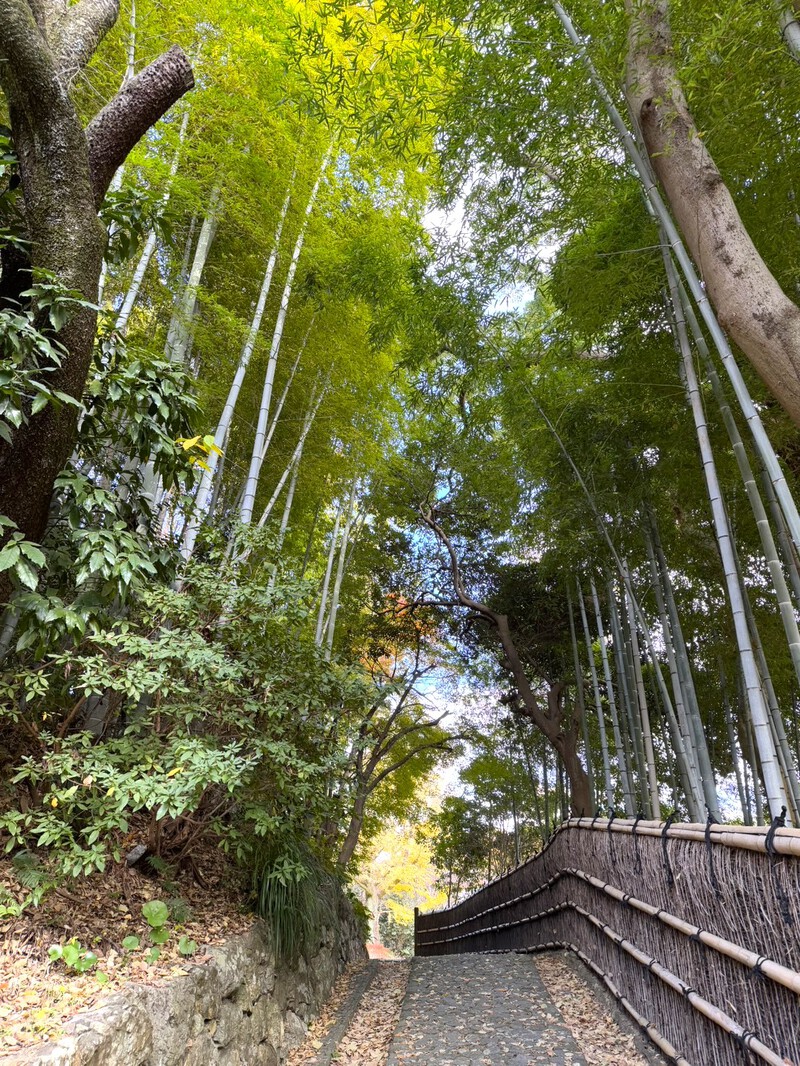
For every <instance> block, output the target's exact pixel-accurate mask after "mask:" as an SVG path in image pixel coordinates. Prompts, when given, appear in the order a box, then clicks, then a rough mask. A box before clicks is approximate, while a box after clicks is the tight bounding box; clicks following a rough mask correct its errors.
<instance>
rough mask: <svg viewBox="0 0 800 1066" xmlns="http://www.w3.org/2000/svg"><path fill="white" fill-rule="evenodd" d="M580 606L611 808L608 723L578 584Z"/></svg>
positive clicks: (608, 800)
mask: <svg viewBox="0 0 800 1066" xmlns="http://www.w3.org/2000/svg"><path fill="white" fill-rule="evenodd" d="M578 605H579V607H580V612H581V621H582V622H583V634H584V638H585V640H586V654H587V656H588V658H589V672H590V674H591V678H592V689H593V691H594V703H595V709H596V710H597V725H598V728H599V730H600V751H601V753H602V756H603V776H604V778H605V785H606V802H607V804H608V806H609V808H613V806H614V786H613V785H612V783H611V763H610V761H609V758H608V740H607V738H606V723H605V719H604V717H603V703H602V700H601V699H600V686H599V684H598V683H597V668H596V666H595V662H594V649H593V648H592V637H591V634H590V632H589V622H588V620H587V618H586V604H585V603H584V602H583V592H582V590H581V586H580V584H578Z"/></svg>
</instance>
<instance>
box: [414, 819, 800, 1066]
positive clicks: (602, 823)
mask: <svg viewBox="0 0 800 1066" xmlns="http://www.w3.org/2000/svg"><path fill="white" fill-rule="evenodd" d="M551 948H569V949H571V950H572V951H574V952H575V953H576V954H577V955H578V956H579V957H580V958H581V959H582V960H583V961H584V962H585V963H586V964H587V965H588V966H589V967H590V968H591V969H592V970H594V971H595V973H597V974H598V975H599V976H600V977H601V978H602V979H603V980H604V981H605V983H606V985H607V986H608V988H609V989H610V991H611V992H612V993H613V994H614V996H615V997H616V998H617V999H618V1000H619V1002H620V1003H621V1004H622V1006H624V1007H625V1009H626V1010H627V1011H628V1012H629V1013H630V1014H631V1015H632V1016H633V1017H634V1019H635V1020H636V1021H637V1023H638V1024H639V1025H641V1026H642V1028H643V1029H644V1030H645V1031H646V1032H647V1034H648V1035H649V1036H650V1038H651V1039H652V1040H653V1042H654V1043H656V1044H657V1045H658V1046H659V1047H660V1049H661V1050H662V1052H664V1053H665V1054H666V1055H667V1056H668V1057H669V1058H670V1059H672V1060H673V1061H675V1062H677V1063H680V1064H682V1066H689V1064H691V1066H741V1064H742V1063H761V1062H767V1063H771V1064H774V1066H786V1064H794V1066H800V830H794V829H785V828H781V827H779V826H777V825H773V826H772V827H763V826H758V827H751V826H722V825H716V824H709V825H707V826H704V825H699V824H692V823H689V824H685V823H682V824H672V823H671V822H667V823H661V822H653V821H645V820H643V819H636V820H635V821H634V820H628V819H616V818H611V819H606V818H603V819H601V818H595V819H590V818H574V819H571V820H570V821H568V822H565V823H564V824H563V825H562V826H561V827H560V828H559V830H558V831H557V832H556V833H555V834H554V836H553V837H552V839H551V841H550V843H549V844H548V846H547V847H546V848H545V849H544V851H542V852H541V854H539V855H537V856H535V857H534V858H532V859H529V860H528V861H527V862H525V863H523V864H522V865H520V866H518V867H516V868H515V869H513V870H509V871H508V872H507V873H506V874H504V875H503V876H502V877H500V878H498V879H497V880H495V881H492V882H491V883H490V884H489V885H487V886H486V887H485V888H484V889H482V890H481V891H479V892H476V893H475V894H474V895H473V896H470V897H469V898H468V899H466V900H464V901H463V902H462V903H459V904H457V905H456V906H455V907H452V908H450V909H449V910H444V911H438V912H434V913H431V914H418V915H416V919H415V951H416V954H417V955H426V956H432V955H453V954H460V953H463V952H481V951H531V952H534V951H544V950H548V949H551Z"/></svg>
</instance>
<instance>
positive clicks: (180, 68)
mask: <svg viewBox="0 0 800 1066" xmlns="http://www.w3.org/2000/svg"><path fill="white" fill-rule="evenodd" d="M193 86H194V75H193V74H192V67H191V64H190V63H189V60H188V59H187V58H186V56H185V55H184V53H183V52H182V51H181V49H180V48H179V47H178V46H177V45H174V46H173V47H172V48H170V50H169V51H168V52H165V53H164V54H163V55H162V56H159V58H158V59H156V60H154V61H153V62H152V63H151V64H150V66H148V67H145V69H144V70H143V71H142V72H141V74H137V75H136V77H135V78H132V79H131V81H129V82H128V84H127V85H125V86H124V87H123V88H122V89H120V91H119V92H118V93H117V95H116V96H115V97H114V99H113V100H111V102H110V103H108V104H106V106H105V107H104V108H103V110H102V111H101V112H100V113H99V114H98V115H96V116H95V117H94V118H93V119H92V121H91V122H90V123H89V125H88V127H87V129H86V139H87V140H88V142H89V163H90V167H91V173H92V187H93V189H94V197H95V203H96V204H97V206H98V207H99V206H100V204H101V203H102V200H103V197H104V196H105V194H106V191H107V189H108V186H109V185H110V184H111V179H112V178H113V177H114V173H115V171H116V169H117V167H119V166H120V165H121V164H122V163H124V162H125V159H126V158H127V156H128V153H129V152H130V151H131V149H132V148H133V146H134V145H135V144H136V142H137V141H138V140H139V139H140V138H141V137H143V136H144V134H145V133H146V132H147V131H148V130H149V129H150V127H151V126H152V125H153V124H154V123H156V122H157V121H158V120H159V119H160V118H161V116H162V115H163V114H164V113H165V112H166V111H168V110H169V108H170V107H171V106H172V105H173V104H174V103H175V102H176V100H180V98H181V97H182V96H183V95H184V93H186V92H188V91H189V90H190V89H191V88H193Z"/></svg>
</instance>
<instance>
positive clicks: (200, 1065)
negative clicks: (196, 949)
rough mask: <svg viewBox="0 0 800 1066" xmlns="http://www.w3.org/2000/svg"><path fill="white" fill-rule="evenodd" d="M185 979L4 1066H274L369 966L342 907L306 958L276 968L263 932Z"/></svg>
mask: <svg viewBox="0 0 800 1066" xmlns="http://www.w3.org/2000/svg"><path fill="white" fill-rule="evenodd" d="M207 953H208V954H209V955H211V956H212V961H210V962H207V963H203V964H197V965H194V966H191V965H187V969H189V973H188V974H187V975H186V976H185V977H175V978H171V979H169V980H165V981H163V982H162V983H160V984H157V985H149V986H148V985H130V986H128V987H127V988H125V989H123V990H122V991H121V992H119V993H117V994H115V995H114V996H113V997H111V998H110V999H109V1000H108V1001H107V1002H106V1003H105V1005H104V1006H102V1007H100V1008H98V1009H97V1010H96V1011H92V1012H91V1013H88V1014H80V1015H76V1016H75V1018H73V1019H72V1021H71V1022H70V1023H69V1024H68V1025H67V1026H66V1035H65V1036H63V1037H62V1038H61V1039H60V1040H58V1041H57V1042H54V1043H49V1044H43V1045H40V1046H39V1047H36V1048H30V1049H27V1050H26V1051H24V1052H20V1053H18V1054H14V1055H11V1056H8V1057H6V1056H2V1057H0V1064H2V1066H23V1064H24V1066H179V1064H180V1066H206V1064H211V1063H213V1064H217V1063H219V1064H220V1066H279V1064H280V1063H282V1062H283V1061H284V1060H285V1058H286V1056H287V1055H288V1053H289V1051H290V1050H291V1049H292V1048H293V1047H295V1046H296V1045H297V1044H299V1043H301V1041H302V1040H303V1038H304V1036H305V1033H306V1027H307V1023H308V1022H310V1021H311V1020H312V1019H313V1018H314V1017H315V1016H316V1015H317V1014H318V1013H319V1010H320V1007H321V1006H322V1004H323V1003H324V1002H325V1000H326V999H327V998H328V995H329V993H330V990H331V987H332V985H333V982H334V981H335V979H336V977H337V975H338V974H339V973H341V971H342V970H343V969H344V967H345V965H346V964H347V963H348V962H353V961H355V960H357V959H360V958H366V951H365V949H364V945H363V942H362V941H361V940H360V938H359V932H358V926H357V923H356V920H355V916H354V915H353V911H352V908H351V907H350V904H349V903H348V902H347V900H346V899H345V898H344V897H342V898H341V900H340V903H339V907H338V922H337V925H336V927H335V928H327V929H324V930H323V931H322V934H321V936H320V940H319V942H318V943H317V944H315V945H314V946H313V949H312V950H309V951H307V953H306V955H305V957H301V958H300V959H298V960H297V962H295V963H293V964H291V965H289V964H283V965H280V966H277V965H276V963H275V957H274V954H273V951H272V948H271V946H270V937H269V931H268V928H267V926H265V925H264V923H263V922H256V923H255V925H254V926H253V928H252V929H251V930H250V931H249V932H248V933H245V934H244V935H243V936H237V937H233V938H232V939H231V940H229V941H228V942H227V943H226V944H224V945H222V946H221V947H210V948H208V949H207Z"/></svg>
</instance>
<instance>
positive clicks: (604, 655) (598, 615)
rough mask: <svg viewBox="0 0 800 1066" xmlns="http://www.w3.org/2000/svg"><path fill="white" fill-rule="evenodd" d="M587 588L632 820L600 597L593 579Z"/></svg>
mask: <svg viewBox="0 0 800 1066" xmlns="http://www.w3.org/2000/svg"><path fill="white" fill-rule="evenodd" d="M589 586H590V588H591V590H592V600H593V602H594V614H595V621H596V623H597V635H598V640H599V642H600V660H601V662H602V664H603V674H604V676H605V681H606V696H607V699H608V709H609V713H610V715H611V728H612V731H613V734H614V747H615V748H616V752H617V765H618V767H619V776H620V783H621V784H622V798H623V803H624V805H625V815H626V817H627V818H633V817H634V814H635V805H634V802H633V785H632V783H631V775H630V767H629V765H628V761H627V759H626V757H625V748H624V746H623V743H622V732H621V730H620V726H619V715H618V713H617V700H616V696H615V694H614V683H613V680H612V677H611V665H610V663H609V661H608V649H607V648H606V635H605V627H604V625H603V615H602V612H601V610H600V597H599V596H598V595H597V588H596V587H595V583H594V579H593V578H590V579H589Z"/></svg>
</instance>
